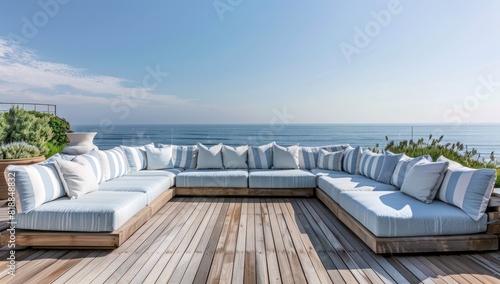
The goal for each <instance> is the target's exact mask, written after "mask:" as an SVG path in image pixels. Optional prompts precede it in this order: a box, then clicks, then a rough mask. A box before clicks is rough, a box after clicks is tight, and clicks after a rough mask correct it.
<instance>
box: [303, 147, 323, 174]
mask: <svg viewBox="0 0 500 284" xmlns="http://www.w3.org/2000/svg"><path fill="white" fill-rule="evenodd" d="M318 150H319V147H304V146H300V147H299V168H300V169H306V170H312V169H315V168H316V160H317V159H318Z"/></svg>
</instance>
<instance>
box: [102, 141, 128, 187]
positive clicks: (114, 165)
mask: <svg viewBox="0 0 500 284" xmlns="http://www.w3.org/2000/svg"><path fill="white" fill-rule="evenodd" d="M97 151H98V153H99V157H100V158H101V163H102V168H103V171H104V174H105V176H106V180H111V179H114V178H118V177H121V176H124V175H126V174H127V173H129V167H128V162H127V158H126V157H125V153H123V150H122V149H121V148H120V147H115V148H113V149H110V150H105V151H101V150H97Z"/></svg>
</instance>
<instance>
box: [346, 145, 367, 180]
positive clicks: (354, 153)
mask: <svg viewBox="0 0 500 284" xmlns="http://www.w3.org/2000/svg"><path fill="white" fill-rule="evenodd" d="M362 152H363V149H362V148H361V146H358V147H356V148H353V147H351V146H347V148H346V149H345V150H344V161H343V162H342V168H343V170H344V171H345V172H348V173H350V174H353V175H358V174H359V160H360V159H361V155H362Z"/></svg>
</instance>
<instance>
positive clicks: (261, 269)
mask: <svg viewBox="0 0 500 284" xmlns="http://www.w3.org/2000/svg"><path fill="white" fill-rule="evenodd" d="M254 202H255V204H254V210H255V211H254V212H255V216H254V221H255V253H256V255H255V266H256V267H255V270H256V274H257V275H256V276H257V279H256V283H258V284H262V283H269V276H268V273H267V259H266V257H267V256H266V244H265V240H264V226H263V222H262V210H261V205H260V199H255V201H254ZM277 265H278V262H277V260H276V266H277Z"/></svg>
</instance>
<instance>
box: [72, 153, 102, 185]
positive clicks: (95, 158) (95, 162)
mask: <svg viewBox="0 0 500 284" xmlns="http://www.w3.org/2000/svg"><path fill="white" fill-rule="evenodd" d="M82 159H85V160H87V162H88V163H89V164H90V166H91V167H92V171H93V172H94V175H95V178H96V180H97V183H99V184H100V183H103V182H105V181H106V176H105V175H104V170H103V168H102V164H101V158H100V157H99V153H97V151H96V150H92V151H90V152H88V153H87V154H83V155H79V156H76V157H75V158H74V159H73V161H74V162H79V161H80V160H82Z"/></svg>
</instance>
